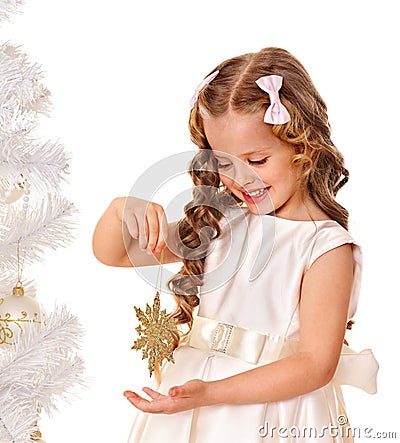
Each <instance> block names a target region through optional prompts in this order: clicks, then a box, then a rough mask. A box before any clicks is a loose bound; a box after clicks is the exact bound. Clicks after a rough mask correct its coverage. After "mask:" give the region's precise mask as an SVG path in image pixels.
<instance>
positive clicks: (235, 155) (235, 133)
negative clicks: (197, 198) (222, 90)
mask: <svg viewBox="0 0 400 443" xmlns="http://www.w3.org/2000/svg"><path fill="white" fill-rule="evenodd" d="M263 117H264V112H261V113H257V114H239V113H235V112H230V113H228V114H226V115H224V116H222V117H218V118H206V119H204V129H205V133H206V137H207V140H208V142H209V144H210V146H211V148H212V150H213V153H214V156H215V157H216V159H217V161H218V172H219V175H220V179H221V182H222V183H223V184H224V185H225V186H226V187H227V188H228V189H229V190H230V191H231V192H232V193H233V194H234V195H235V196H237V197H239V198H240V199H241V200H242V201H244V202H246V205H247V207H248V208H249V210H250V211H251V212H252V213H254V214H268V213H270V212H272V211H275V214H276V215H277V216H280V217H283V218H296V217H297V216H298V214H299V211H300V212H301V205H302V203H301V202H302V199H301V193H300V186H299V183H300V182H299V180H298V177H299V171H298V168H297V167H296V166H294V165H293V164H292V162H291V160H292V158H293V155H294V149H293V147H292V146H290V145H289V144H287V143H284V142H282V141H281V140H280V139H279V138H277V137H275V136H274V135H273V133H272V129H271V125H269V124H267V123H264V121H263ZM249 194H250V195H249Z"/></svg>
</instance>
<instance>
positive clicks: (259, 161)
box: [249, 157, 268, 165]
mask: <svg viewBox="0 0 400 443" xmlns="http://www.w3.org/2000/svg"><path fill="white" fill-rule="evenodd" d="M267 160H268V157H265V158H263V159H261V160H249V165H263V164H264V163H266V161H267Z"/></svg>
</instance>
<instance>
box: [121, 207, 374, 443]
mask: <svg viewBox="0 0 400 443" xmlns="http://www.w3.org/2000/svg"><path fill="white" fill-rule="evenodd" d="M221 225H222V234H221V235H220V236H219V237H218V238H217V239H215V240H214V241H213V242H212V245H211V247H210V249H209V255H208V256H207V258H206V266H205V276H204V286H202V287H201V296H200V305H199V310H198V316H197V317H196V318H195V324H194V326H193V331H192V336H191V338H190V342H189V343H188V344H186V345H183V346H180V347H179V348H177V349H176V350H175V351H174V358H175V364H173V363H169V362H168V363H167V364H165V365H164V366H163V368H162V382H161V385H160V386H159V387H158V388H157V386H155V385H153V387H154V388H156V389H158V390H159V391H160V392H161V393H164V394H167V392H168V389H169V388H170V387H171V386H174V385H181V384H183V383H185V382H186V381H188V380H192V379H195V378H200V379H203V380H218V379H221V378H224V377H228V376H231V375H233V374H237V373H239V372H243V371H247V370H249V369H252V368H254V367H256V366H260V365H264V364H267V363H269V362H271V361H274V360H277V359H280V358H284V357H285V356H287V355H290V354H292V353H293V352H295V350H296V346H297V343H298V339H299V331H300V319H299V296H300V287H301V282H302V277H303V275H304V273H305V272H306V271H307V269H308V268H309V267H310V266H311V265H312V264H313V262H314V261H315V260H316V259H317V258H318V257H320V256H321V255H322V254H324V253H325V252H327V251H329V250H331V249H333V248H336V247H338V246H340V245H343V244H345V243H350V244H351V245H352V249H353V258H354V283H353V289H352V295H351V301H350V306H349V311H348V318H349V319H351V318H352V317H353V315H354V313H355V311H356V306H357V301H358V297H359V291H360V282H361V265H362V257H361V249H360V246H359V245H358V244H357V243H356V242H355V241H354V240H353V238H352V237H351V236H350V234H349V233H348V232H347V231H346V230H345V229H344V228H342V227H341V226H340V225H339V224H338V223H337V222H335V221H332V220H323V221H315V222H313V221H293V220H287V219H282V218H278V217H274V216H271V215H262V216H257V215H253V214H251V213H250V212H249V211H248V210H247V209H244V210H243V209H238V210H234V211H231V213H229V216H228V217H226V218H224V219H223V222H221ZM310 321H312V319H310ZM377 371H378V364H377V362H376V360H375V358H374V356H373V354H372V352H371V351H370V350H369V349H367V350H364V351H362V352H360V353H356V352H354V351H353V350H351V349H350V348H348V347H347V346H343V350H342V355H341V357H340V361H339V365H338V368H337V371H336V374H335V376H334V378H333V379H332V381H330V382H329V383H328V384H327V385H326V386H324V387H322V388H321V389H317V390H315V391H313V392H309V393H307V394H305V395H301V396H299V397H295V398H292V399H290V400H284V401H278V402H271V403H265V404H250V405H248V404H247V405H229V404H226V405H218V406H207V407H202V408H199V409H195V410H190V411H184V412H181V413H177V414H173V415H164V414H154V415H153V414H146V413H142V412H141V411H139V412H137V413H136V417H135V420H134V423H133V426H132V431H131V434H130V437H129V443H159V442H167V443H217V442H221V443H225V442H229V443H256V442H266V441H268V442H282V443H283V442H284V443H293V442H309V441H318V442H320V443H322V442H351V441H353V439H352V437H351V432H349V430H348V426H349V421H348V419H347V416H346V411H345V406H344V401H343V397H342V391H341V388H340V385H342V384H347V385H353V386H357V387H359V388H362V389H364V390H365V391H366V392H368V393H370V394H373V393H375V392H376V374H377ZM350 426H351V423H350ZM348 434H350V435H348ZM315 436H316V437H317V438H316V439H313V438H312V437H315Z"/></svg>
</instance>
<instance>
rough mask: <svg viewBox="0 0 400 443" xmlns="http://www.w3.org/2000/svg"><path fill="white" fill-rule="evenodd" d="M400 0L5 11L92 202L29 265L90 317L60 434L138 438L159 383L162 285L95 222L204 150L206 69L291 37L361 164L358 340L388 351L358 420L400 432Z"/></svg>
mask: <svg viewBox="0 0 400 443" xmlns="http://www.w3.org/2000/svg"><path fill="white" fill-rule="evenodd" d="M396 6H397V2H395V1H387V0H381V1H379V2H371V1H351V2H350V1H338V0H336V1H330V2H328V1H324V2H322V1H317V0H315V1H312V0H308V1H275V2H271V1H256V0H247V1H232V0H230V1H228V0H220V1H218V0H202V1H201V2H200V1H196V2H193V1H181V2H177V1H169V2H165V1H161V0H157V1H147V2H144V1H142V2H134V1H131V0H130V1H127V0H113V1H112V2H110V1H107V2H106V1H103V0H84V1H82V0H68V1H55V0H36V1H33V0H27V2H26V5H25V6H24V7H23V8H22V13H21V14H18V15H17V16H15V17H14V18H13V21H12V23H3V24H2V26H1V28H0V40H1V41H2V42H5V41H10V42H11V43H13V44H16V45H21V49H22V50H23V51H24V52H26V53H27V54H28V56H29V58H30V60H31V61H32V62H38V63H39V64H41V65H42V67H43V70H44V74H45V79H44V83H45V85H46V86H47V87H48V88H49V89H50V91H51V92H52V101H53V107H54V109H53V112H52V115H51V118H50V119H48V120H47V121H44V122H43V123H42V125H41V131H42V133H43V136H44V139H47V138H50V139H52V140H56V139H60V141H61V142H62V143H63V144H64V145H65V147H66V149H67V150H68V151H69V152H70V153H71V155H72V161H71V168H70V170H71V174H70V176H69V184H65V185H64V186H63V192H64V195H66V196H68V197H69V198H70V199H72V200H73V201H74V202H75V204H76V206H77V207H78V208H79V210H80V213H79V215H78V216H77V225H78V227H77V230H76V233H75V235H76V240H75V241H74V243H73V245H72V246H70V247H68V248H65V249H62V250H57V251H56V252H53V251H49V252H48V253H47V254H46V258H45V261H44V262H43V263H40V264H37V265H35V266H33V267H31V268H28V269H26V275H25V277H26V278H35V279H36V281H37V288H38V289H37V292H38V294H37V297H38V299H39V300H40V301H41V302H42V303H43V304H44V305H45V306H46V307H48V309H51V308H52V307H53V306H54V303H55V301H57V303H66V304H67V305H68V306H69V308H70V309H71V311H72V312H73V313H75V314H76V315H77V316H78V317H79V319H80V321H81V323H82V324H83V326H84V328H85V330H86V335H85V337H84V344H83V353H84V358H85V361H86V367H87V376H88V377H90V380H91V381H90V384H89V388H88V389H86V390H82V391H80V393H79V399H78V400H74V401H73V403H72V404H71V405H68V404H65V403H61V404H60V411H59V413H56V414H55V415H54V416H53V417H52V418H51V419H47V418H44V419H43V420H42V421H41V428H42V431H43V435H44V439H45V440H46V441H47V442H48V443H56V442H57V443H66V442H68V443H70V442H71V441H73V442H78V443H81V442H82V443H83V442H100V443H103V442H104V443H105V442H113V443H117V442H125V441H126V439H127V437H128V434H129V429H130V425H131V420H132V416H133V413H134V408H133V407H132V406H131V405H130V404H129V403H128V402H127V401H126V400H125V398H124V397H123V396H122V392H123V391H124V390H125V389H127V388H131V389H140V388H141V386H143V385H144V384H146V383H147V368H146V363H145V362H142V361H141V360H140V355H139V353H136V352H135V351H131V350H130V347H131V345H132V343H133V341H134V339H135V337H136V333H135V331H134V327H135V326H136V319H135V314H134V310H133V306H134V305H140V306H144V304H145V302H146V301H150V300H152V298H153V294H154V291H153V290H152V288H151V286H149V285H148V284H146V283H145V282H144V281H143V280H142V279H141V278H140V277H139V276H138V275H137V274H136V272H135V271H134V270H132V269H118V268H110V267H106V266H104V265H102V264H100V263H99V262H97V261H96V259H95V258H94V257H93V255H92V252H91V236H92V232H93V229H94V227H95V224H96V222H97V220H98V218H99V217H100V215H101V214H102V212H103V211H104V210H105V208H106V207H107V206H108V204H109V202H110V201H111V200H112V199H113V198H114V197H116V196H121V195H126V194H128V193H129V191H130V189H131V187H132V185H133V184H134V182H135V180H136V179H137V178H138V177H139V175H140V174H141V173H143V172H144V171H145V170H146V169H147V168H148V167H150V166H151V165H152V164H153V163H154V162H156V161H157V160H160V159H162V158H164V157H166V156H168V155H172V154H175V153H178V152H181V151H185V150H187V149H192V145H191V143H190V142H189V137H188V131H187V117H188V101H189V99H190V97H191V95H192V92H193V89H194V87H195V86H196V85H197V83H198V82H199V81H200V80H201V79H202V78H203V77H204V75H205V74H207V73H208V72H209V71H211V70H212V69H213V68H214V67H215V65H216V64H218V63H219V62H220V61H222V60H224V59H226V58H229V57H231V56H234V55H239V54H241V53H244V52H254V51H258V50H259V49H261V48H262V47H264V46H280V47H283V48H286V49H288V50H289V51H291V52H292V53H293V54H294V55H295V56H296V57H298V58H299V59H300V61H301V62H302V63H303V64H304V65H305V67H306V69H307V70H308V71H309V73H310V74H311V77H312V78H313V80H314V83H315V84H316V86H317V89H318V90H319V91H320V93H321V95H322V96H323V98H324V99H325V101H326V103H327V105H328V111H329V115H330V122H331V125H332V129H333V140H334V141H335V143H336V145H337V146H338V147H339V148H340V149H341V151H342V152H343V153H344V155H345V158H346V163H347V167H348V169H349V170H350V172H351V180H350V182H349V183H348V184H347V185H346V186H345V188H343V190H341V191H340V193H339V200H340V201H341V202H342V203H343V204H344V205H345V206H346V207H348V208H349V210H350V212H351V218H352V232H353V234H354V235H355V236H356V237H357V239H358V240H359V241H360V242H361V243H362V245H363V248H364V265H365V266H364V279H363V292H362V295H361V299H360V303H359V310H358V313H357V316H356V318H355V319H356V324H355V326H354V327H353V330H352V331H351V332H349V333H348V335H347V337H348V339H349V341H350V344H351V345H352V347H353V348H354V349H357V350H361V349H363V348H366V347H371V348H372V349H373V350H374V353H375V355H376V357H377V359H378V360H379V362H380V364H381V369H380V373H379V380H378V381H379V386H378V388H379V392H378V394H377V395H375V396H370V395H368V394H366V393H364V392H363V391H360V390H357V389H355V388H346V387H345V389H344V391H345V396H346V401H347V406H348V414H349V417H350V422H351V425H352V426H359V427H361V428H366V427H370V428H374V430H375V431H383V432H384V431H387V432H388V431H397V435H398V436H399V435H400V428H399V426H398V416H397V413H396V412H395V411H397V410H398V406H397V405H396V400H397V399H398V395H399V385H398V379H397V373H396V372H395V365H396V364H395V361H398V357H395V356H394V355H395V353H396V354H398V349H397V346H396V343H395V339H396V338H397V337H398V309H399V307H400V305H399V300H398V299H399V295H400V291H399V285H398V274H399V266H398V265H399V259H398V251H399V246H400V245H399V237H398V231H397V225H398V222H397V215H398V209H397V204H398V203H397V202H398V195H397V192H396V191H397V189H396V185H397V179H398V176H399V170H398V164H399V136H398V130H399V123H398V117H399V113H398V103H399V100H400V96H399V78H400V72H399V62H398V54H399V48H398V42H399V41H400V35H399V28H398V22H397V18H398V14H397V13H396V12H395V11H396V9H395V8H396ZM162 303H163V304H164V305H165V306H169V303H170V300H168V299H167V298H166V297H164V299H163V301H162ZM227 426H229V423H227ZM177 432H179V430H177ZM364 441H365V440H364ZM367 441H369V440H367Z"/></svg>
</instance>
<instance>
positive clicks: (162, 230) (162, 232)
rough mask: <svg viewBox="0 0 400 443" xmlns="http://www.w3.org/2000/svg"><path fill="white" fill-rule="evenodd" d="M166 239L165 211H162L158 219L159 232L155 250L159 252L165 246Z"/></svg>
mask: <svg viewBox="0 0 400 443" xmlns="http://www.w3.org/2000/svg"><path fill="white" fill-rule="evenodd" d="M167 241H168V221H167V216H166V215H165V212H164V211H163V213H162V215H161V219H160V234H159V237H158V242H157V244H156V252H161V251H162V249H164V248H165V246H166V245H167Z"/></svg>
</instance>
